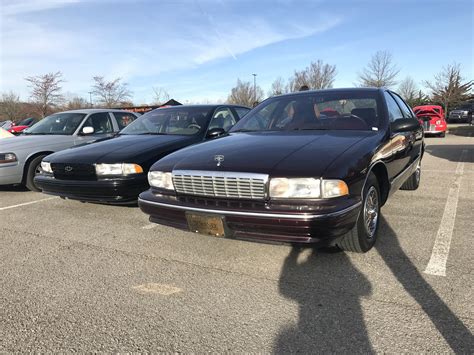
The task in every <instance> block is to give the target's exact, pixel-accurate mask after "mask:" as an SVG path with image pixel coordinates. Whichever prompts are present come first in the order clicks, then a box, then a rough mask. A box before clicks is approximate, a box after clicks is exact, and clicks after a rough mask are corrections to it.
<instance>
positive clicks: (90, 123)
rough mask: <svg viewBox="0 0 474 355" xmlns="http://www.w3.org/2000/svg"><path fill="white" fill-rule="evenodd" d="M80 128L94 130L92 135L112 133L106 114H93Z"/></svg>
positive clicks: (110, 123)
mask: <svg viewBox="0 0 474 355" xmlns="http://www.w3.org/2000/svg"><path fill="white" fill-rule="evenodd" d="M82 127H92V128H94V134H105V133H112V132H113V131H114V129H113V126H112V121H111V120H110V116H109V113H108V112H98V113H93V114H92V115H90V116H89V118H87V120H86V122H85V123H84V124H83V126H82Z"/></svg>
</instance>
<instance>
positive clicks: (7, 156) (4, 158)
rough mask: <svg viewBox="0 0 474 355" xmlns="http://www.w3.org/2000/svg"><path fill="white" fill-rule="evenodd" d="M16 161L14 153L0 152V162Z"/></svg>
mask: <svg viewBox="0 0 474 355" xmlns="http://www.w3.org/2000/svg"><path fill="white" fill-rule="evenodd" d="M16 161H17V158H16V155H15V154H14V153H4V154H2V153H0V164H6V163H14V162H16Z"/></svg>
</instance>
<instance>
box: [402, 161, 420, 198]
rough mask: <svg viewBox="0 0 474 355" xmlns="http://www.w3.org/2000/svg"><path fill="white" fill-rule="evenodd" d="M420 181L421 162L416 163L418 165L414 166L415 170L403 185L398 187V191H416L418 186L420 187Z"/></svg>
mask: <svg viewBox="0 0 474 355" xmlns="http://www.w3.org/2000/svg"><path fill="white" fill-rule="evenodd" d="M420 180H421V161H419V162H418V165H417V166H416V170H415V172H414V173H413V174H411V175H410V177H409V178H408V179H407V181H405V182H404V183H403V185H402V186H401V187H400V190H411V191H413V190H416V189H417V188H418V186H420Z"/></svg>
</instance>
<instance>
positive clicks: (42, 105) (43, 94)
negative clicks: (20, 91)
mask: <svg viewBox="0 0 474 355" xmlns="http://www.w3.org/2000/svg"><path fill="white" fill-rule="evenodd" d="M62 76H63V74H62V73H61V72H60V71H58V72H56V73H48V74H44V75H37V76H29V77H27V78H25V80H26V81H28V82H29V83H30V85H28V87H30V88H31V99H32V100H33V102H34V103H36V104H37V106H38V113H39V114H40V115H41V117H45V116H46V115H47V113H48V111H49V110H50V107H51V106H56V105H59V104H61V103H62V101H63V95H62V94H61V90H62V87H61V85H60V84H61V83H62V82H64V80H63V79H62Z"/></svg>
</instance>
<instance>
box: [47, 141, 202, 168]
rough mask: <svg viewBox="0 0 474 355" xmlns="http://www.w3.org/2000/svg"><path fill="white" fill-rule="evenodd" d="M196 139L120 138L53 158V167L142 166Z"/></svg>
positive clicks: (93, 144) (74, 149) (67, 151)
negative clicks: (78, 165)
mask: <svg viewBox="0 0 474 355" xmlns="http://www.w3.org/2000/svg"><path fill="white" fill-rule="evenodd" d="M195 140H196V137H189V136H174V135H167V136H166V135H150V136H146V135H121V136H118V137H115V138H111V139H106V140H102V141H99V142H95V143H92V144H86V145H82V146H80V147H74V148H71V149H67V150H63V151H61V152H58V153H55V154H52V155H50V156H49V157H48V161H50V162H54V163H73V162H74V163H85V164H94V163H119V162H135V163H140V162H141V161H144V160H146V159H148V158H149V157H151V156H157V155H160V153H163V152H166V151H168V150H171V151H173V150H176V149H179V148H180V147H183V146H187V145H189V144H192V143H194V141H195Z"/></svg>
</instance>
